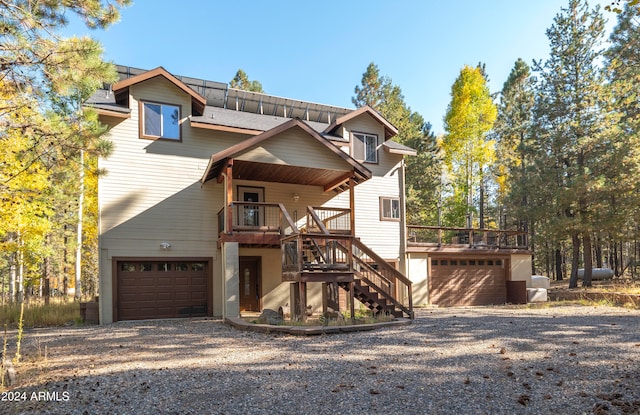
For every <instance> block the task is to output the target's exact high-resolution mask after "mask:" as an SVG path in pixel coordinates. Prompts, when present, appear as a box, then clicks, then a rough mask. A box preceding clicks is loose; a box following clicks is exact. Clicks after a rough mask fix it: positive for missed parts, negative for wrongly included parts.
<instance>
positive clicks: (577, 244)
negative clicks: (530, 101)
mask: <svg viewBox="0 0 640 415" xmlns="http://www.w3.org/2000/svg"><path fill="white" fill-rule="evenodd" d="M603 34H604V19H603V18H602V15H601V14H600V11H599V8H598V7H596V8H595V9H593V10H589V7H588V4H587V3H586V2H585V1H581V0H570V2H569V6H568V7H567V8H566V9H562V10H561V12H560V13H559V14H557V15H556V17H555V18H554V23H553V25H552V26H551V27H550V28H549V29H548V30H547V37H548V38H549V41H550V46H551V54H550V57H549V59H548V60H547V61H546V62H545V63H544V65H539V66H538V68H537V71H538V74H539V78H540V81H541V82H540V86H539V89H538V91H537V92H538V95H537V99H536V109H535V114H536V124H537V125H536V131H535V134H536V136H537V138H538V143H536V147H537V148H536V150H537V154H536V158H535V160H534V163H535V167H534V172H533V173H534V174H535V175H536V179H534V181H536V182H537V183H538V184H539V185H543V184H544V185H545V186H546V188H544V189H542V188H541V190H542V193H543V194H544V193H547V194H545V196H546V201H545V204H544V205H543V206H542V207H543V208H544V209H545V210H546V216H547V226H549V227H550V229H549V232H548V234H552V235H556V237H558V239H560V238H561V237H563V236H565V237H570V239H571V241H572V249H573V255H572V271H571V278H570V287H575V286H576V285H577V269H578V267H579V258H580V255H579V254H580V251H581V245H582V252H583V260H584V268H585V274H584V278H583V285H585V286H589V285H591V270H592V235H593V232H594V230H595V226H596V224H595V222H594V220H593V218H594V216H593V214H594V212H596V211H597V210H598V208H599V206H600V201H601V198H602V196H603V192H602V181H601V178H602V177H601V176H600V175H599V171H600V170H599V169H598V165H599V163H600V162H602V154H603V151H605V150H606V148H605V146H603V145H602V144H603V132H604V128H603V127H604V126H605V125H607V120H606V113H605V112H604V111H603V108H604V104H603V99H604V95H603V83H604V79H603V76H602V71H601V70H600V68H599V66H598V62H599V59H600V58H601V56H602V54H601V51H600V50H599V48H600V45H601V42H602V39H603ZM551 189H553V192H552V194H548V192H549V191H550V190H551ZM540 208H541V206H537V205H536V209H538V211H539V209H540ZM539 214H540V213H538V215H539Z"/></svg>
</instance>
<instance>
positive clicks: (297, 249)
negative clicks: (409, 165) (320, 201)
mask: <svg viewBox="0 0 640 415" xmlns="http://www.w3.org/2000/svg"><path fill="white" fill-rule="evenodd" d="M316 209H318V208H315V209H314V208H311V207H309V208H308V219H307V223H308V225H307V227H306V228H304V229H303V230H302V231H301V232H299V233H297V234H295V235H291V236H289V237H287V238H283V240H282V252H283V280H285V281H291V282H312V281H313V282H326V283H333V284H337V286H339V287H340V288H342V289H344V290H346V291H347V292H349V293H351V290H352V289H353V296H354V298H355V299H357V300H358V301H360V302H361V303H362V304H364V305H365V306H366V307H367V308H369V309H370V310H372V311H373V312H374V314H379V313H382V314H388V315H393V316H395V317H403V316H406V317H409V318H413V317H414V313H413V305H412V292H411V281H409V280H408V279H407V278H406V277H405V276H404V275H403V274H402V273H401V272H399V271H398V270H396V269H395V268H394V267H393V266H392V265H391V264H389V263H388V262H386V261H385V260H384V259H382V258H381V257H379V256H378V255H377V254H375V253H374V252H373V251H372V250H371V249H370V248H369V247H367V246H366V245H364V244H363V243H362V242H361V241H360V240H359V239H357V238H355V236H353V235H351V234H350V233H349V234H345V232H344V229H340V230H339V231H338V232H331V230H330V227H329V226H327V225H326V224H327V223H331V221H335V220H336V217H337V215H333V216H329V217H328V219H325V220H322V219H321V218H320V216H319V215H318V214H317V212H316ZM309 223H311V224H312V225H313V226H309ZM310 230H311V231H312V233H310V232H309V231H310ZM352 287H353V288H352ZM329 306H330V307H331V308H333V309H334V310H337V309H338V308H339V307H338V305H337V304H336V303H333V304H329Z"/></svg>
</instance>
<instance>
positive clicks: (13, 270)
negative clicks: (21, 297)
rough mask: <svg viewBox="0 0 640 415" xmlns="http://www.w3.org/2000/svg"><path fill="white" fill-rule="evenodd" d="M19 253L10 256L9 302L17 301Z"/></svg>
mask: <svg viewBox="0 0 640 415" xmlns="http://www.w3.org/2000/svg"><path fill="white" fill-rule="evenodd" d="M17 255H18V254H17V253H15V252H14V253H12V254H11V255H10V256H9V302H10V303H12V302H14V301H16V281H17V267H16V262H17Z"/></svg>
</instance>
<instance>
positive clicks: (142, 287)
mask: <svg viewBox="0 0 640 415" xmlns="http://www.w3.org/2000/svg"><path fill="white" fill-rule="evenodd" d="M117 269H118V270H117V274H118V275H117V279H118V280H117V298H116V303H117V316H116V318H117V320H141V319H150V318H176V317H201V316H206V315H207V313H208V311H207V310H208V308H209V304H208V302H209V301H208V295H207V292H208V286H209V283H208V280H209V277H208V276H209V271H208V269H209V263H208V261H180V260H171V261H118V262H117Z"/></svg>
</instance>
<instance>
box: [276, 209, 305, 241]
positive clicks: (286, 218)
mask: <svg viewBox="0 0 640 415" xmlns="http://www.w3.org/2000/svg"><path fill="white" fill-rule="evenodd" d="M278 206H279V207H280V212H281V213H282V218H281V219H280V222H281V223H283V222H286V224H287V225H289V226H290V227H291V234H292V235H297V234H299V233H300V229H298V227H297V226H296V223H295V222H294V221H293V218H291V215H289V211H288V210H287V208H285V207H284V204H282V203H278ZM283 225H284V223H283ZM284 229H285V227H284V226H282V225H280V236H281V237H284V236H287V235H285V233H284Z"/></svg>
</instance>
